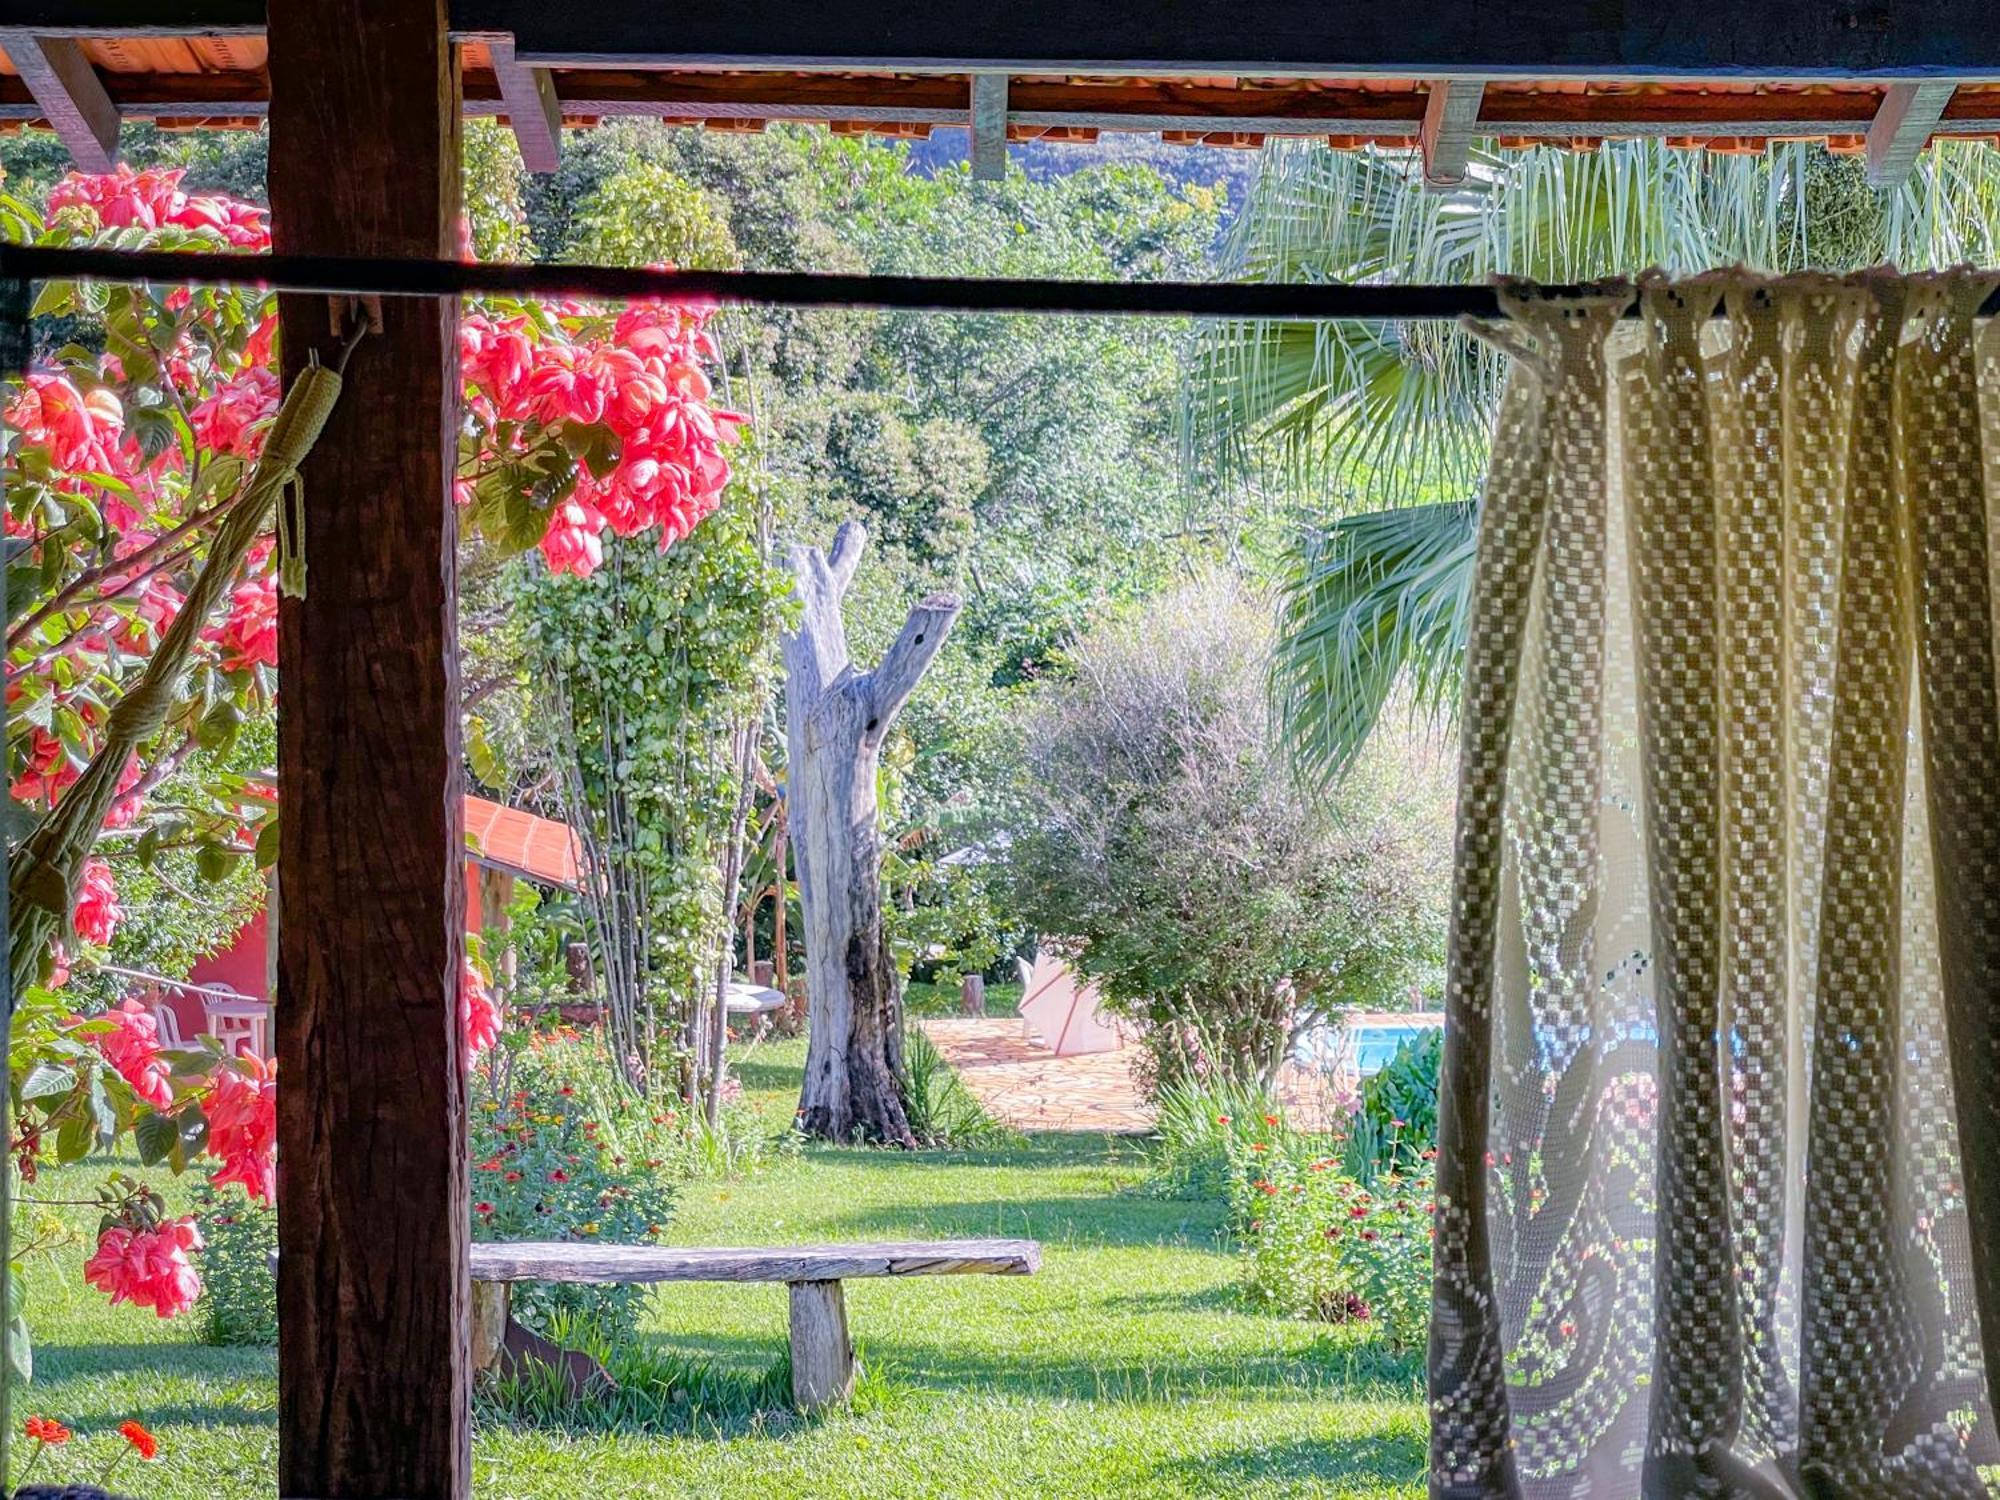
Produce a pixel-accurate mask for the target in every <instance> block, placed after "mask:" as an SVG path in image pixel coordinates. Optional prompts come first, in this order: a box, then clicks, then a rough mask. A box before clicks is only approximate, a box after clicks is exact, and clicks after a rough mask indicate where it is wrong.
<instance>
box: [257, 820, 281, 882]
mask: <svg viewBox="0 0 2000 1500" xmlns="http://www.w3.org/2000/svg"><path fill="white" fill-rule="evenodd" d="M255 857H256V860H257V868H258V869H260V870H268V869H270V868H271V866H273V865H275V864H276V863H277V862H278V818H277V815H276V814H275V813H274V814H272V815H271V816H270V817H268V818H266V819H265V820H264V826H263V827H262V828H259V829H258V830H257V853H256V856H255Z"/></svg>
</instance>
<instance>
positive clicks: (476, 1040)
mask: <svg viewBox="0 0 2000 1500" xmlns="http://www.w3.org/2000/svg"><path fill="white" fill-rule="evenodd" d="M458 1029H459V1032H460V1034H461V1035H462V1036H463V1037H464V1039H465V1062H466V1066H467V1067H470V1066H471V1065H472V1061H473V1059H474V1058H476V1057H478V1056H479V1054H480V1053H482V1052H484V1051H485V1050H486V1049H487V1048H488V1047H491V1046H492V1045H493V1044H494V1043H495V1042H497V1041H499V1040H500V1007H499V1005H498V1004H497V1003H495V1001H494V999H493V992H492V991H491V990H489V989H488V988H487V987H486V981H485V979H484V978H483V977H481V975H480V973H479V970H477V969H476V968H474V967H473V966H472V960H471V959H469V958H468V959H467V960H466V961H465V968H464V970H463V971H462V972H461V973H460V974H459V976H458Z"/></svg>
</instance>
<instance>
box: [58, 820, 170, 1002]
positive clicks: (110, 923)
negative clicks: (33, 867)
mask: <svg viewBox="0 0 2000 1500" xmlns="http://www.w3.org/2000/svg"><path fill="white" fill-rule="evenodd" d="M124 916H125V913H124V910H123V909H122V908H121V907H120V906H119V905H118V886H117V883H116V882H115V881H113V880H112V878H111V866H110V865H108V864H106V863H105V862H104V861H103V860H101V859H98V858H96V857H95V856H92V857H91V858H90V859H88V860H86V861H85V862H84V866H83V885H82V887H81V888H80V889H79V890H78V891H77V895H76V909H75V911H74V912H72V913H71V916H70V922H71V925H73V926H74V927H75V928H76V935H77V936H78V937H80V938H82V939H83V940H84V941H85V942H86V943H96V944H97V945H98V946H99V947H102V946H103V945H104V944H106V943H108V942H110V941H111V934H112V933H114V932H116V931H117V930H118V924H119V922H120V921H121V920H123V918H124ZM148 1019H151V1018H150V1017H149V1018H148Z"/></svg>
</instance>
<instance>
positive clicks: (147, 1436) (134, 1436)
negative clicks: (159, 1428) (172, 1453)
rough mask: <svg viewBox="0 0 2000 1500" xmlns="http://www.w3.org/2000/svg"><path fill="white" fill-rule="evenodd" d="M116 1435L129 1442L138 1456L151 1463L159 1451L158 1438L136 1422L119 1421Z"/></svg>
mask: <svg viewBox="0 0 2000 1500" xmlns="http://www.w3.org/2000/svg"><path fill="white" fill-rule="evenodd" d="M118 1435H119V1436H120V1437H122V1438H124V1439H125V1441H126V1442H128V1443H130V1444H131V1445H132V1447H133V1449H134V1450H135V1451H136V1452H137V1453H138V1455H139V1457H140V1458H141V1459H143V1460H145V1461H146V1462H147V1463H151V1462H152V1461H153V1459H154V1457H155V1456H156V1455H157V1454H158V1453H159V1451H160V1440H159V1439H158V1438H156V1437H154V1436H153V1435H152V1433H150V1432H148V1431H146V1429H145V1428H143V1427H141V1426H140V1425H139V1424H138V1423H137V1422H120V1423H119V1424H118Z"/></svg>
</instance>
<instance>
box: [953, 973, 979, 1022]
mask: <svg viewBox="0 0 2000 1500" xmlns="http://www.w3.org/2000/svg"><path fill="white" fill-rule="evenodd" d="M958 1008H959V1010H960V1011H962V1012H963V1013H964V1014H966V1015H968V1016H983V1015H985V1014H986V976H985V975H984V974H963V975H960V976H959V981H958Z"/></svg>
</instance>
